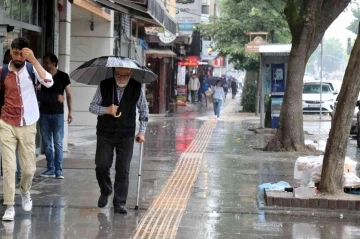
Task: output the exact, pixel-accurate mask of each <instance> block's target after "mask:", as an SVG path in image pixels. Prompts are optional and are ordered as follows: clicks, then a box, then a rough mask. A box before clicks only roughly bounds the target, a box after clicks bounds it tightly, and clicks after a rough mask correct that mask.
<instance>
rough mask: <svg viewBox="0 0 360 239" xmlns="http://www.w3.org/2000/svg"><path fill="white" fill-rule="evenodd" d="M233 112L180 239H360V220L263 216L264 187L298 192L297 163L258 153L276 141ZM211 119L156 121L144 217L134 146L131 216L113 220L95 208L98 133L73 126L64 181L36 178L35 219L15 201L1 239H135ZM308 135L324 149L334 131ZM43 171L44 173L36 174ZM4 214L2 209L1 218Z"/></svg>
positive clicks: (190, 115)
mask: <svg viewBox="0 0 360 239" xmlns="http://www.w3.org/2000/svg"><path fill="white" fill-rule="evenodd" d="M235 111H236V110H228V111H225V112H224V114H223V117H222V118H223V119H222V120H221V121H219V122H218V123H217V126H216V128H215V130H214V132H213V135H212V138H211V140H210V144H209V145H208V147H207V150H206V151H205V154H204V157H203V160H202V164H201V167H200V172H199V175H198V178H197V180H196V182H195V185H194V187H193V192H192V194H191V196H190V199H189V201H188V204H187V207H186V211H185V213H184V215H183V217H182V220H181V222H180V225H179V228H178V232H177V238H179V239H197V238H199V239H200V238H201V239H203V238H224V239H230V238H244V239H252V238H322V239H328V238H334V239H340V238H341V239H348V238H349V239H355V238H360V226H359V221H358V220H357V219H349V218H346V216H345V217H344V218H342V219H341V218H340V217H339V218H326V217H322V218H318V217H305V216H295V215H277V214H270V213H265V212H263V211H261V210H259V207H258V206H259V202H258V201H257V195H258V191H257V186H258V185H259V184H262V183H266V182H271V183H274V182H277V181H280V180H283V181H287V182H289V183H290V184H293V185H296V183H297V182H296V181H295V180H294V179H293V164H294V162H295V159H296V158H297V156H298V155H296V154H292V153H268V152H263V151H261V150H258V149H259V148H262V147H264V146H265V144H266V141H267V140H269V139H270V137H271V136H270V135H256V134H254V132H251V131H249V130H248V128H253V127H255V126H256V125H257V124H258V122H259V120H258V118H256V117H249V116H248V115H245V114H240V113H236V112H235ZM211 116H212V111H211V108H210V109H208V110H207V111H206V112H200V113H199V112H197V111H196V110H195V111H193V112H183V113H180V114H179V115H178V116H177V117H172V118H170V117H154V118H153V119H152V120H151V122H150V124H149V128H148V132H147V142H146V143H145V149H144V164H143V181H142V189H141V200H140V210H139V212H136V211H135V210H133V207H134V206H135V199H136V183H137V169H138V163H139V162H138V157H139V147H138V145H136V147H135V149H134V157H133V161H132V163H131V172H130V175H131V176H130V192H129V200H128V205H127V206H128V208H129V213H128V214H127V215H119V214H114V213H113V211H112V205H111V204H110V203H109V205H108V206H107V207H106V208H104V209H99V208H97V207H96V205H97V199H98V196H99V189H98V186H97V182H96V178H95V172H94V152H95V147H94V145H95V141H96V136H95V130H94V128H92V127H75V126H72V127H73V128H71V129H72V131H71V132H70V138H71V139H72V145H70V153H68V154H66V157H68V158H70V159H71V160H70V159H69V161H67V165H64V174H65V180H63V181H59V180H54V179H44V180H43V179H42V180H38V178H37V179H36V181H35V183H34V186H33V188H32V194H33V202H34V208H33V211H32V213H25V212H24V211H23V210H22V209H21V206H20V203H21V201H20V198H19V197H18V196H17V198H16V216H15V221H14V223H10V224H6V223H2V225H0V234H1V236H2V238H36V239H48V238H59V239H62V238H117V239H119V238H120V239H122V238H132V236H133V235H134V230H135V229H136V227H137V226H138V224H139V223H140V221H141V219H142V218H143V216H144V215H145V213H146V210H147V209H148V207H149V205H150V204H151V203H152V201H153V200H154V198H155V197H156V196H157V195H158V194H159V193H160V192H161V190H162V188H163V186H164V183H165V182H166V180H167V179H168V178H169V176H170V175H171V173H172V172H173V170H174V168H175V166H176V163H177V162H178V160H179V157H180V155H181V154H182V153H183V152H184V151H185V150H186V149H187V147H188V146H189V145H190V144H191V142H192V140H193V139H194V138H195V136H196V134H197V132H198V130H199V129H200V127H201V125H203V124H204V122H205V121H206V120H207V119H209V117H211ZM304 128H305V130H307V131H308V132H309V133H310V134H313V135H307V136H306V138H307V139H308V140H310V141H317V142H320V141H321V140H326V137H327V136H326V135H327V132H328V130H329V128H330V123H329V122H328V121H324V122H321V124H319V122H314V121H305V123H304ZM348 155H349V156H350V157H351V158H352V159H354V160H356V161H358V158H359V156H360V155H359V150H357V148H356V142H355V141H353V140H351V141H350V142H349V146H348ZM77 159H78V160H81V162H82V163H83V166H82V167H81V165H80V167H79V164H77V165H76V167H74V165H72V163H71V161H76V160H77ZM42 170H43V169H42V168H38V173H40V172H41V171H42ZM112 174H114V171H112ZM112 176H114V175H112ZM1 183H2V182H1ZM111 201H112V199H110V200H109V202H111ZM4 209H5V207H2V208H1V210H0V214H1V215H2V214H3V212H4ZM304 210H305V209H304ZM144 238H146V237H144Z"/></svg>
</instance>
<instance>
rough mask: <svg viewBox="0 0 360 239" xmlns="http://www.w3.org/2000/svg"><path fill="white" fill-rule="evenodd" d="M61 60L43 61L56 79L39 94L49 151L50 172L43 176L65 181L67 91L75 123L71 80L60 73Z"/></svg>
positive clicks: (48, 58)
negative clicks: (65, 101)
mask: <svg viewBox="0 0 360 239" xmlns="http://www.w3.org/2000/svg"><path fill="white" fill-rule="evenodd" d="M57 64H58V58H57V57H56V56H55V55H54V54H47V55H45V56H44V57H43V66H44V69H46V71H48V72H50V74H51V75H52V76H53V80H54V85H53V86H52V87H50V88H46V87H41V92H39V93H38V99H39V101H40V133H41V136H42V142H43V145H44V148H45V155H46V161H47V170H46V171H45V172H43V173H42V174H41V175H40V176H41V177H47V178H57V179H63V178H64V175H63V172H62V163H63V145H62V143H63V138H64V103H63V102H64V91H65V92H66V100H67V106H68V109H69V114H68V120H67V122H68V123H69V124H70V123H71V122H72V120H73V117H72V108H71V89H70V78H69V75H68V74H66V73H65V72H62V71H59V70H58V69H57Z"/></svg>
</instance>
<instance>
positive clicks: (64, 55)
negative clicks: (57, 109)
mask: <svg viewBox="0 0 360 239" xmlns="http://www.w3.org/2000/svg"><path fill="white" fill-rule="evenodd" d="M55 39H56V38H55ZM58 39H61V41H59V45H58V46H59V48H58V51H59V55H58V57H59V65H58V68H59V70H61V71H64V72H66V73H68V74H69V73H70V41H71V4H70V3H69V2H68V1H64V6H63V10H62V11H61V12H60V17H59V37H58ZM67 117H68V108H67V102H66V101H65V102H64V121H65V128H64V140H63V149H64V151H68V124H67V122H66V121H67Z"/></svg>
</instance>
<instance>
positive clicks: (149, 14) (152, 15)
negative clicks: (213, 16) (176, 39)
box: [95, 0, 177, 35]
mask: <svg viewBox="0 0 360 239" xmlns="http://www.w3.org/2000/svg"><path fill="white" fill-rule="evenodd" d="M95 1H96V2H97V3H99V4H100V5H102V6H104V7H107V8H109V9H112V10H114V11H118V12H123V13H126V14H130V15H132V16H133V17H134V18H139V19H141V20H146V21H147V22H152V23H155V22H156V23H157V24H156V25H158V26H161V27H163V28H165V29H166V30H168V31H169V32H171V33H172V34H174V35H176V32H177V23H176V20H174V19H173V18H172V17H171V16H170V14H169V13H168V12H167V10H166V8H165V7H164V5H163V3H162V2H161V1H160V0H148V1H147V6H146V5H140V4H137V3H134V2H130V1H126V0H113V1H110V0H95ZM152 19H153V20H152ZM154 21H155V22H154Z"/></svg>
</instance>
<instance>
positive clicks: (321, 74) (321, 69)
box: [320, 40, 324, 120]
mask: <svg viewBox="0 0 360 239" xmlns="http://www.w3.org/2000/svg"><path fill="white" fill-rule="evenodd" d="M320 44H321V51H320V65H321V68H320V120H321V119H322V82H323V45H324V40H321V43H320Z"/></svg>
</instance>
